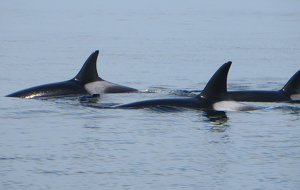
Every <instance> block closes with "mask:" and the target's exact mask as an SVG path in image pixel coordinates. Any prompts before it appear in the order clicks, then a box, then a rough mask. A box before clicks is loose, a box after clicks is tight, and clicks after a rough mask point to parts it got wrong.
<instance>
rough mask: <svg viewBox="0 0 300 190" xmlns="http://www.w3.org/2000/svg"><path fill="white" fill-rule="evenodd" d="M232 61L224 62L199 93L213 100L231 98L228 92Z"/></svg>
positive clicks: (201, 96) (200, 95)
mask: <svg viewBox="0 0 300 190" xmlns="http://www.w3.org/2000/svg"><path fill="white" fill-rule="evenodd" d="M231 63H232V62H231V61H228V62H227V63H224V64H223V65H222V66H221V67H220V68H219V69H218V70H217V71H216V72H215V74H214V75H213V76H212V77H211V79H210V80H209V82H208V83H207V84H206V86H205V88H204V90H203V91H202V92H201V93H200V94H199V95H198V97H200V98H205V99H209V100H213V101H221V100H229V99H230V98H229V97H228V94H227V75H228V71H229V69H230V66H231Z"/></svg>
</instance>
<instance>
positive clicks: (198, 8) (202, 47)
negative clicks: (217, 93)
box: [0, 0, 300, 190]
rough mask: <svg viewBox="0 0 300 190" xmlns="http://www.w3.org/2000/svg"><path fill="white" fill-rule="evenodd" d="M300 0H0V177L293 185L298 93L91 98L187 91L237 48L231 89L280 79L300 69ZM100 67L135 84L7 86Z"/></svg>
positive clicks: (14, 180) (37, 182)
mask: <svg viewBox="0 0 300 190" xmlns="http://www.w3.org/2000/svg"><path fill="white" fill-rule="evenodd" d="M299 7H300V2H299V1H294V0H287V1H281V0H275V1H268V0H264V1H257V0H255V1H251V2H241V1H234V0H232V1H176V2H174V1H151V2H140V1H126V2H123V1H119V0H116V1H84V2H82V1H49V2H45V1H30V2H26V1H18V0H16V1H5V2H4V1H3V2H1V3H0V31H1V34H0V42H1V43H0V50H1V51H0V57H1V61H0V64H1V69H0V84H1V88H0V102H1V104H0V111H1V113H0V188H1V189H272V190H273V189H299V187H300V180H299V179H300V170H299V168H300V140H299V139H300V127H299V126H300V125H299V120H300V105H299V104H298V103H295V104H291V103H248V104H250V105H254V106H261V107H264V108H265V109H262V110H256V111H251V112H234V111H227V112H206V111H201V110H192V109H176V108H174V109H171V108H169V109H167V108H166V109H141V110H133V109H125V110H122V109H100V108H99V107H101V106H103V105H112V104H119V103H129V102H134V101H138V100H146V99H153V98H171V97H174V98H177V97H188V96H190V95H191V94H197V93H199V91H201V90H202V89H203V88H204V86H205V84H206V83H207V81H208V80H209V79H210V77H211V76H212V75H213V73H214V72H215V71H216V70H217V69H218V68H219V67H220V66H221V65H222V64H223V63H225V62H227V61H232V62H233V65H232V68H231V70H230V72H229V77H228V89H229V90H279V89H281V88H282V87H283V86H284V84H285V83H286V82H287V81H288V79H289V78H290V77H291V76H292V75H293V74H294V73H295V72H296V71H298V70H299V69H300V64H299V60H300V54H299V52H300V48H299V44H300V35H299V34H300V11H299ZM97 49H99V50H100V54H99V58H98V72H99V75H100V76H101V77H102V78H103V79H105V80H108V81H111V82H114V83H117V84H122V85H126V86H130V87H133V88H137V89H140V90H141V91H142V92H143V93H134V94H104V95H101V98H100V100H99V101H98V102H96V103H91V102H90V103H87V102H80V101H79V100H78V98H59V99H48V100H29V99H18V98H7V97H4V96H5V95H7V94H9V93H12V92H15V91H18V90H21V89H25V88H29V87H32V86H36V85H41V84H46V83H52V82H58V81H64V80H68V79H71V78H73V77H74V76H75V75H76V74H77V72H78V71H79V69H80V68H81V66H82V65H83V63H84V62H85V60H86V59H87V57H88V56H89V55H90V54H91V53H92V52H94V51H95V50H97Z"/></svg>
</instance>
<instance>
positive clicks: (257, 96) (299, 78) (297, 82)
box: [228, 70, 300, 102]
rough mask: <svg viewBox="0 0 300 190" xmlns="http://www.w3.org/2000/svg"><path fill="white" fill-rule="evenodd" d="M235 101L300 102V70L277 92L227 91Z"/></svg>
mask: <svg viewBox="0 0 300 190" xmlns="http://www.w3.org/2000/svg"><path fill="white" fill-rule="evenodd" d="M228 95H229V97H230V98H232V99H233V100H235V101H241V102H289V101H299V100H300V70H299V71H298V72H296V73H295V74H294V75H293V76H292V77H291V78H290V80H289V81H288V82H287V83H286V84H285V86H284V87H283V88H282V89H281V90H278V91H266V90H265V91H264V90H261V91H259V90H253V91H248V90H246V91H228Z"/></svg>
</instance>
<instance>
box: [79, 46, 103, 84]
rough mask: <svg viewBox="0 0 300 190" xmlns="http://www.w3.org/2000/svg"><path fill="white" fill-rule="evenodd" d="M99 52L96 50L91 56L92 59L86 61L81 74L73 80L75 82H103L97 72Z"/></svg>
mask: <svg viewBox="0 0 300 190" xmlns="http://www.w3.org/2000/svg"><path fill="white" fill-rule="evenodd" d="M98 54H99V50H96V51H95V52H94V53H92V54H91V55H90V57H89V58H88V59H87V60H86V61H85V63H84V65H83V66H82V68H81V70H80V71H79V73H78V74H77V75H76V76H75V77H74V78H73V80H76V81H81V82H93V81H97V80H99V79H100V80H102V79H101V78H99V75H98V72H97V58H98Z"/></svg>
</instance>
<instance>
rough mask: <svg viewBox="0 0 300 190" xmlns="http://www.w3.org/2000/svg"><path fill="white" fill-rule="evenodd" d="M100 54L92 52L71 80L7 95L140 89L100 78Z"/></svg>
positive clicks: (39, 95) (99, 92)
mask: <svg viewBox="0 0 300 190" xmlns="http://www.w3.org/2000/svg"><path fill="white" fill-rule="evenodd" d="M98 54H99V51H98V50H97V51H95V52H94V53H92V54H91V55H90V57H89V58H88V59H87V60H86V61H85V63H84V65H83V66H82V68H81V70H80V71H79V73H78V74H77V75H76V76H75V77H74V78H73V79H71V80H68V81H63V82H57V83H51V84H44V85H40V86H36V87H32V88H28V89H25V90H21V91H18V92H15V93H12V94H9V95H7V96H6V97H18V98H43V97H53V96H67V95H87V94H103V93H126V92H137V91H138V90H137V89H134V88H130V87H126V86H122V85H118V84H114V83H111V82H107V81H105V80H103V79H102V78H100V77H99V75H98V72H97V58H98Z"/></svg>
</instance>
